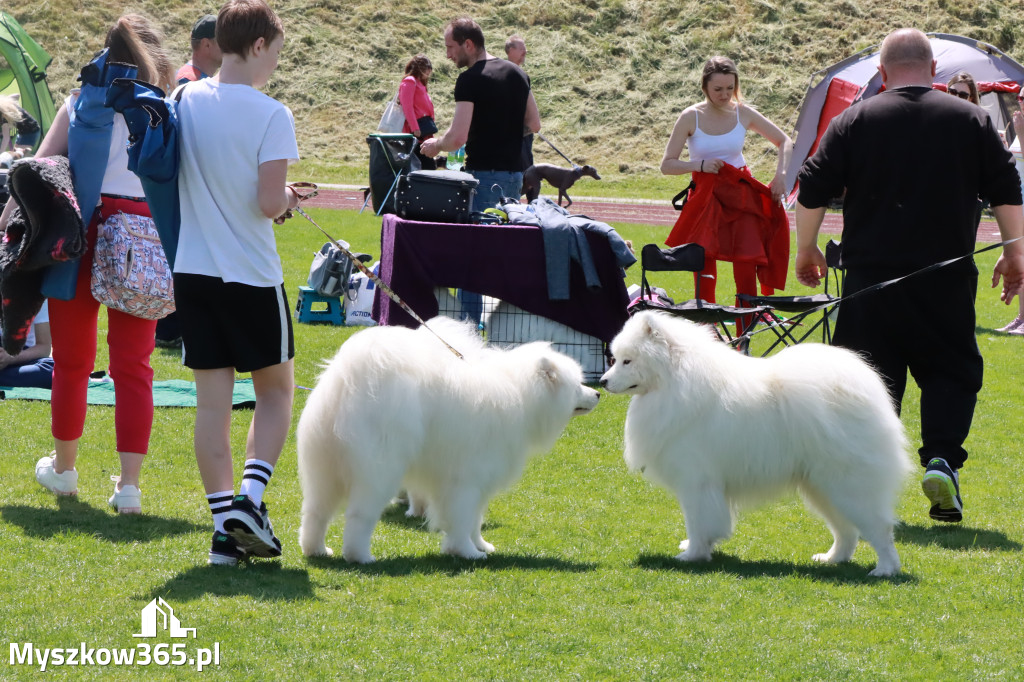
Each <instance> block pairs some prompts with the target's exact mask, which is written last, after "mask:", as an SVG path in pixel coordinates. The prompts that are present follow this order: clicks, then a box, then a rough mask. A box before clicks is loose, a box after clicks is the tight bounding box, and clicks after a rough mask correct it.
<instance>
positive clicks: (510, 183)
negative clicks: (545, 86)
mask: <svg viewBox="0 0 1024 682" xmlns="http://www.w3.org/2000/svg"><path fill="white" fill-rule="evenodd" d="M444 44H445V49H446V50H447V55H448V58H449V59H451V60H452V61H453V62H455V65H456V66H458V67H464V68H465V69H466V70H465V71H463V72H462V73H461V74H459V77H458V79H457V80H456V81H455V115H454V116H453V117H452V124H451V126H450V127H449V128H448V130H447V131H445V134H444V135H442V136H440V137H437V138H434V139H432V140H427V141H426V142H424V143H423V146H422V149H421V152H422V153H423V154H424V155H425V156H434V155H436V154H437V153H438V152H443V151H454V150H456V149H458V148H459V147H461V146H462V145H463V144H465V145H466V169H467V170H468V171H469V172H470V173H472V174H473V175H474V176H475V177H476V178H477V179H478V180H479V181H480V186H479V187H478V188H477V193H476V198H475V200H474V202H473V210H474V211H482V210H484V209H485V208H489V207H493V206H494V205H495V204H496V203H497V202H498V200H499V199H500V198H501V197H502V195H504V196H506V197H511V198H513V199H517V200H518V199H519V196H520V194H521V192H520V189H521V188H522V183H523V171H524V170H525V169H524V168H523V162H522V149H523V134H524V133H526V132H534V133H536V132H539V131H540V113H539V112H538V111H537V102H536V101H534V99H533V93H531V92H530V84H529V81H528V80H527V78H526V74H525V73H523V70H522V69H520V68H519V67H518V66H516V65H515V64H513V63H512V62H509V61H507V60H504V59H498V58H496V57H494V56H493V55H491V54H489V53H488V52H487V50H486V49H484V34H483V30H482V29H481V28H480V26H479V25H478V24H477V23H476V22H475V21H473V20H472V19H469V18H465V17H464V18H460V19H455V20H454V21H452V22H451V23H449V24H448V26H447V27H446V28H445V32H444ZM495 185H497V186H498V187H497V188H494V186H495Z"/></svg>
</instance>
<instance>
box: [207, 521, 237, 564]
mask: <svg viewBox="0 0 1024 682" xmlns="http://www.w3.org/2000/svg"><path fill="white" fill-rule="evenodd" d="M244 558H245V550H243V549H242V548H241V547H239V546H238V542H237V541H236V540H235V539H234V538H233V537H231V536H230V535H226V534H225V533H221V532H220V531H217V530H215V531H213V541H212V542H210V558H209V559H208V560H207V562H206V563H208V564H209V565H211V566H234V565H236V564H237V563H238V562H239V561H240V560H242V559H244Z"/></svg>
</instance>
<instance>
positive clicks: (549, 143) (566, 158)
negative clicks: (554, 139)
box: [537, 133, 579, 168]
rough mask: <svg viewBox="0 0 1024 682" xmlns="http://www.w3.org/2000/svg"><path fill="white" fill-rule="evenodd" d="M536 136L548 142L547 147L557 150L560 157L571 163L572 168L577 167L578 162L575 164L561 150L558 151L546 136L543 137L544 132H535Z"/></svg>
mask: <svg viewBox="0 0 1024 682" xmlns="http://www.w3.org/2000/svg"><path fill="white" fill-rule="evenodd" d="M537 137H539V138H540V139H542V140H544V141H545V142H547V143H548V146H549V147H551V148H552V149H554V150H555V152H557V153H558V155H559V156H561V157H562V158H563V159H565V160H566V161H568V162H569V163H570V164H572V167H573V168H579V165H578V164H577V163H576V162H575V161H573V160H572V159H570V158H569V157H568V156H566V155H565V154H563V153H562V152H561V151H559V149H558V147H556V146H555V145H553V144H551V140H549V139H548V138H546V137H544V134H543V133H537Z"/></svg>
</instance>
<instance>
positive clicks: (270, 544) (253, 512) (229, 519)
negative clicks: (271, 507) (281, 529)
mask: <svg viewBox="0 0 1024 682" xmlns="http://www.w3.org/2000/svg"><path fill="white" fill-rule="evenodd" d="M224 530H225V531H227V534H228V535H230V536H231V537H233V538H234V539H235V540H236V541H237V542H238V544H239V546H240V547H241V548H242V549H243V550H245V552H246V553H248V554H252V555H254V556H259V557H276V556H281V541H280V540H278V539H277V536H275V535H274V527H273V526H271V525H270V517H269V516H267V505H265V504H263V503H262V502H261V503H260V508H259V509H257V508H256V505H255V504H253V502H252V500H250V499H249V496H248V495H236V496H235V499H233V500H231V508H230V509H228V511H227V512H225V514H224Z"/></svg>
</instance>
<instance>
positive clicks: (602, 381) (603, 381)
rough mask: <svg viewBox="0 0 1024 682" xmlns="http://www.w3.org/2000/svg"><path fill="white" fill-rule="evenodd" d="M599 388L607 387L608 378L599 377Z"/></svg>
mask: <svg viewBox="0 0 1024 682" xmlns="http://www.w3.org/2000/svg"><path fill="white" fill-rule="evenodd" d="M601 388H608V380H607V379H604V378H602V379H601Z"/></svg>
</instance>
